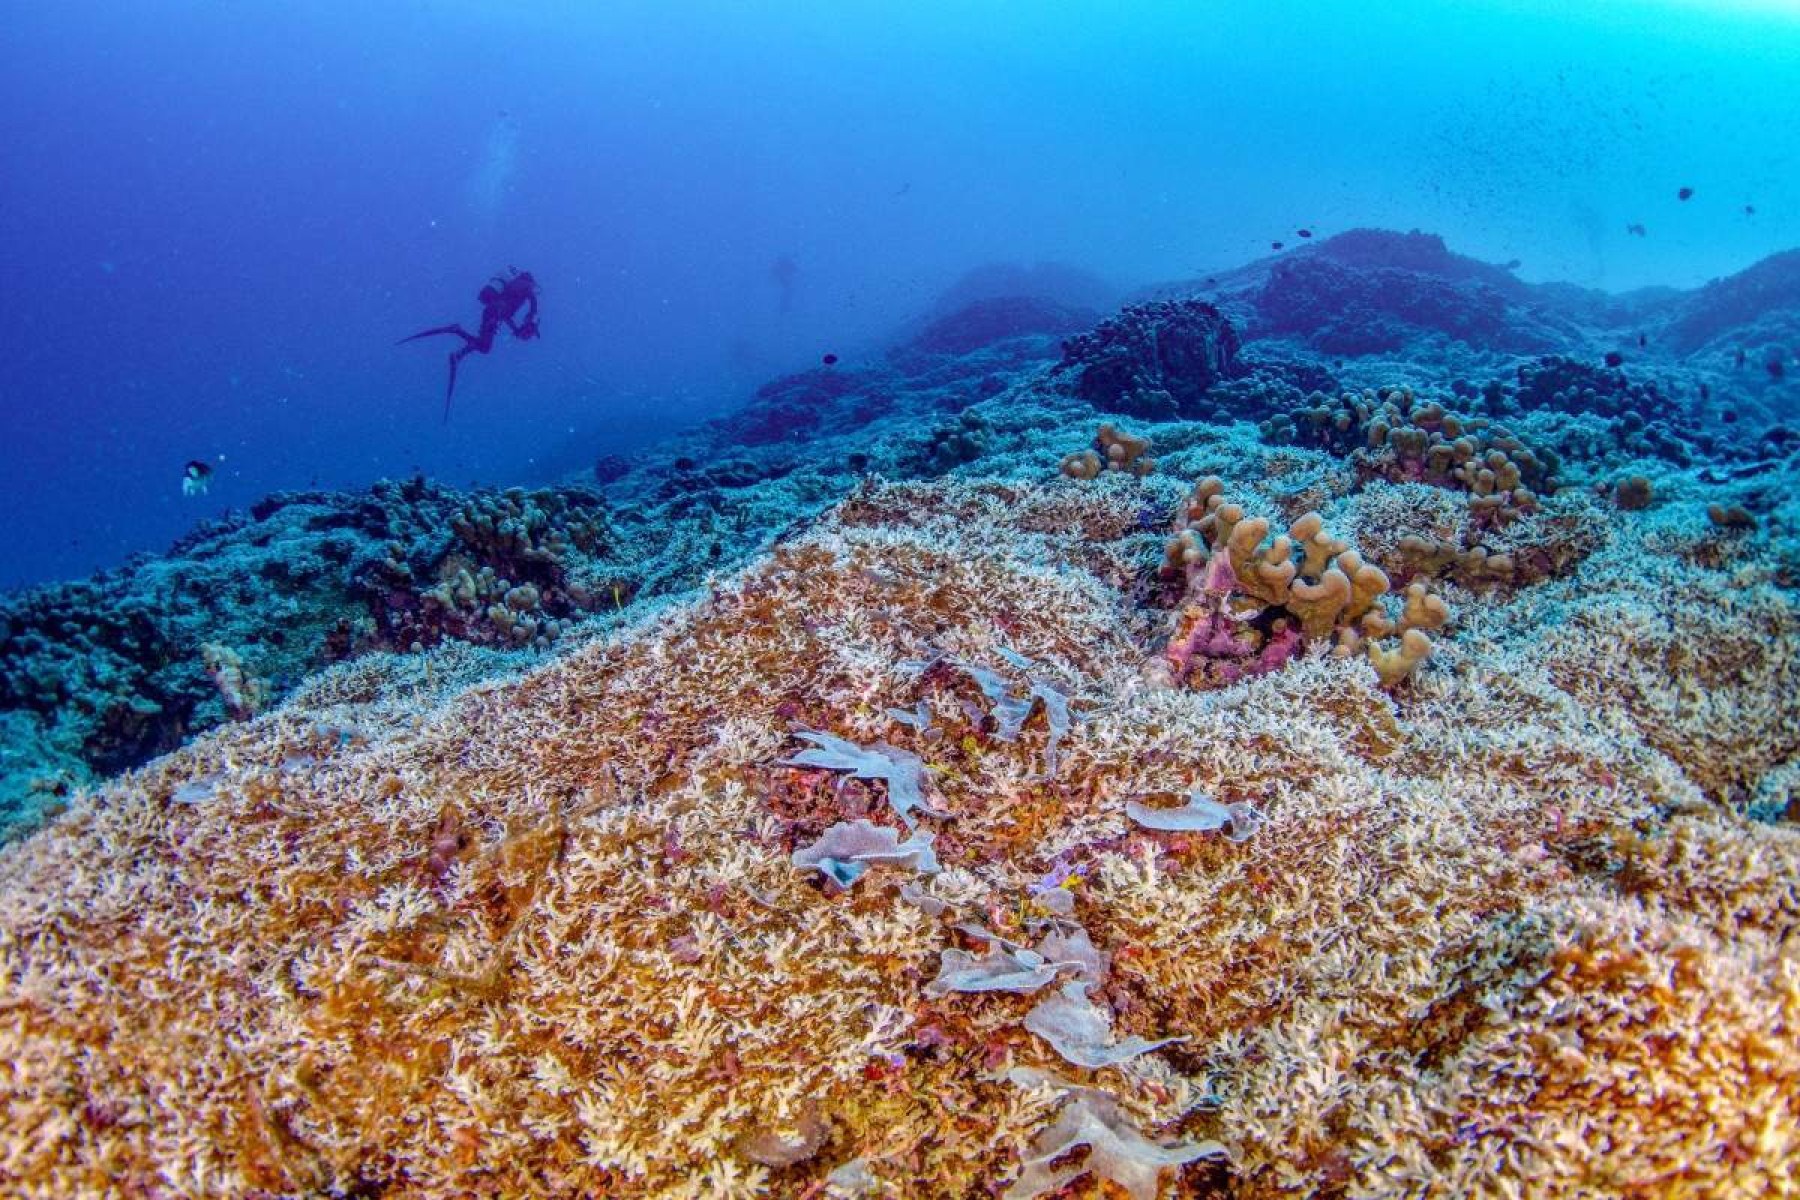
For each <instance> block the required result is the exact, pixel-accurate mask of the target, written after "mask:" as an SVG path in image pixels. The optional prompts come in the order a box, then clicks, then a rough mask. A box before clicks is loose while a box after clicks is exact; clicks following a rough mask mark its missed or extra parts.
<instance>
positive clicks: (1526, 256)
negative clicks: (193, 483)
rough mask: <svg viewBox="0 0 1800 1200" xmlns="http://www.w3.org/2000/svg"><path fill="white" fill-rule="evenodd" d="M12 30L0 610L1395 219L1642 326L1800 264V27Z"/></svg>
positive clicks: (0, 76)
mask: <svg viewBox="0 0 1800 1200" xmlns="http://www.w3.org/2000/svg"><path fill="white" fill-rule="evenodd" d="M0 39H3V41H0V44H3V45H4V46H5V49H6V61H7V64H8V66H7V69H6V70H5V71H4V72H0V104H3V105H4V109H5V112H6V113H7V120H6V130H7V132H6V135H5V137H4V138H0V180H4V189H3V190H4V198H3V201H0V262H4V264H5V266H6V272H7V276H8V278H9V282H10V287H9V288H8V293H9V296H8V302H7V303H6V306H5V312H6V319H5V321H4V323H3V324H0V329H3V330H4V332H3V333H0V339H3V340H0V414H3V416H4V421H5V429H6V438H5V447H6V449H5V455H4V464H5V468H6V469H5V471H4V472H0V489H3V490H0V539H3V540H4V545H5V553H4V554H3V555H0V586H16V585H20V584H24V583H28V582H33V581H39V580H45V579H51V578H62V577H70V576H74V575H79V574H84V573H86V572H89V571H91V570H94V569H97V568H102V567H106V566H111V565H114V564H116V563H118V562H120V561H121V560H123V558H124V557H125V556H126V555H127V554H129V553H131V552H133V551H136V550H140V549H154V548H160V547H162V546H164V545H166V544H167V543H168V542H169V541H171V540H172V539H174V538H176V537H178V536H179V535H181V534H182V533H183V532H184V531H186V530H187V529H189V528H190V527H191V526H192V525H193V524H194V522H195V521H197V520H199V519H201V518H204V517H211V516H217V515H219V514H220V513H222V512H224V511H225V510H226V509H228V508H231V507H239V508H241V507H243V506H245V505H247V504H249V503H252V502H254V501H255V500H256V499H258V498H259V497H261V496H263V495H265V494H266V493H268V492H270V491H274V490H278V489H292V488H307V487H314V486H317V487H355V486H362V485H366V484H367V483H368V482H370V481H372V480H374V479H376V478H378V477H381V476H384V475H386V476H393V475H402V474H410V473H412V472H414V471H425V472H428V473H430V474H432V475H434V476H438V477H440V478H443V479H445V480H446V481H449V482H452V483H457V484H462V483H467V482H471V481H479V482H484V483H508V482H516V481H525V480H536V479H548V478H551V477H554V476H557V475H561V474H566V473H570V472H580V471H584V470H585V469H586V468H587V466H588V464H590V463H591V462H592V461H593V459H594V458H595V457H596V456H597V455H599V454H602V453H607V452H620V451H625V450H629V448H630V447H632V446H633V445H638V444H642V443H643V442H644V441H646V440H647V439H650V438H653V437H656V436H659V435H661V434H663V433H666V432H668V431H669V430H670V429H672V428H675V427H678V426H680V425H682V424H685V423H687V422H690V421H692V420H696V419H699V418H700V417H703V416H705V415H709V414H713V413H717V412H720V411H724V410H726V409H729V408H731V407H733V406H735V405H736V404H738V403H740V402H741V401H742V400H743V398H744V397H745V396H746V395H747V394H748V392H749V391H750V390H751V389H753V388H754V387H755V386H756V385H757V384H758V383H760V382H762V381H763V380H765V379H768V378H769V377H771V376H773V375H776V374H779V373H780V372H782V371H784V370H790V369H794V368H796V367H799V366H804V365H807V364H810V363H813V362H815V361H817V359H818V357H819V356H820V355H821V354H823V353H835V354H838V355H840V356H842V357H844V358H845V359H846V360H847V361H854V359H855V358H856V356H857V355H859V354H862V353H866V352H868V351H870V350H871V349H872V348H874V347H876V346H877V345H879V344H880V343H881V341H882V339H883V338H884V337H886V336H887V335H888V334H889V333H890V331H892V330H893V329H894V328H895V327H896V326H898V325H899V324H901V323H903V322H905V321H906V320H908V319H909V318H911V317H913V316H914V315H916V314H917V313H919V312H920V311H921V310H923V309H925V308H927V307H928V306H929V305H930V304H931V302H932V300H933V298H934V297H936V296H938V295H939V294H940V293H941V292H942V291H943V290H944V289H945V288H947V287H950V286H951V285H953V284H954V283H955V281H956V280H957V279H958V278H960V277H962V276H963V275H964V273H965V272H967V271H969V270H971V269H974V268H978V267H980V266H982V265H984V264H990V263H996V262H1013V263H1021V264H1032V263H1061V264H1067V265H1069V266H1070V267H1072V268H1076V269H1078V270H1079V271H1082V272H1087V273H1088V274H1089V275H1091V276H1092V277H1094V278H1096V279H1098V280H1100V281H1103V284H1104V286H1105V287H1106V288H1110V289H1115V290H1116V291H1117V292H1119V293H1121V294H1122V293H1123V292H1125V291H1127V290H1129V289H1131V288H1133V287H1136V286H1139V285H1143V284H1146V283H1150V282H1153V281H1155V280H1157V279H1163V278H1170V277H1177V276H1191V275H1193V274H1196V273H1200V272H1204V271H1206V270H1210V269H1214V268H1220V267H1227V266H1231V265H1234V264H1237V263H1240V262H1243V261H1246V260H1248V259H1250V258H1253V257H1256V256H1258V255H1260V254H1265V253H1267V252H1268V251H1269V247H1270V245H1271V243H1272V242H1273V241H1277V240H1282V241H1286V242H1290V243H1291V242H1292V241H1293V239H1294V231H1295V230H1297V229H1300V228H1307V229H1309V230H1313V231H1317V232H1319V233H1321V234H1327V233H1330V232H1335V231H1338V230H1342V229H1344V228H1348V227H1351V226H1356V225H1373V226H1385V227H1391V228H1398V229H1409V228H1415V227H1416V228H1420V229H1425V230H1429V231H1432V232H1435V233H1439V234H1442V235H1443V236H1444V238H1445V239H1446V241H1447V242H1448V243H1449V244H1450V245H1451V246H1453V247H1454V248H1455V249H1457V250H1458V251H1460V252H1462V253H1465V254H1470V255H1473V256H1476V257H1479V258H1484V259H1487V260H1490V261H1494V262H1506V261H1509V260H1513V259H1517V260H1518V261H1519V264H1520V265H1519V268H1518V271H1519V274H1520V275H1521V276H1522V277H1524V278H1527V279H1533V280H1567V281H1570V282H1573V283H1578V284H1584V285H1589V286H1597V287H1604V288H1608V289H1627V288H1634V287H1643V286H1650V285H1658V284H1667V285H1680V286H1691V285H1693V284H1696V283H1699V282H1702V281H1704V280H1706V279H1708V278H1710V277H1713V276H1717V275H1721V274H1724V273H1727V272H1731V271H1735V270H1738V269H1741V268H1742V267H1744V266H1746V265H1748V264H1750V263H1752V262H1754V261H1755V260H1757V259H1758V258H1760V257H1762V256H1764V255H1766V254H1768V253H1770V252H1772V251H1775V250H1779V249H1783V248H1786V247H1790V246H1793V245H1795V244H1796V243H1800V182H1797V181H1800V170H1797V169H1796V168H1797V167H1800V123H1796V122H1795V121H1794V120H1793V119H1792V117H1793V114H1794V113H1795V112H1797V111H1800V70H1796V69H1795V64H1796V63H1800V11H1797V10H1796V7H1795V6H1793V5H1789V4H1774V3H1761V4H1713V3H1700V2H1698V0H1693V2H1688V0H1679V2H1678V0H1662V2H1657V3H1639V4H1626V3H1597V4H1581V5H1568V4H1547V3H1487V4H1464V3H1454V4H1452V3H1442V4H1439V3H1420V2H1418V0H1412V2H1408V3H1400V4H1392V5H1383V6H1380V9H1379V10H1378V11H1375V10H1371V9H1369V8H1368V6H1325V5H1312V4H1298V3H1280V2H1275V3H1258V4H1254V5H1250V4H1192V3H1179V4H1176V3H1169V4H1163V3H1157V4H1133V5H1120V4H1100V3H1091V4H1055V5H1049V4H1044V5H1035V4H1034V5H1025V4H999V3H986V4H974V5H968V4H955V5H952V4H942V3H921V4H912V5H907V6H904V7H900V6H886V5H874V4H865V3H837V4H832V5H736V4H727V3H719V4H693V3H673V4H671V3H654V4H652V3H608V4H605V5H589V4H539V5H533V6H530V7H529V10H528V11H526V10H521V8H520V7H519V6H514V5H502V4H497V3H476V2H453V0H434V2H431V3H403V2H396V3H391V4H379V5H368V4H356V5H352V4H347V3H342V2H341V0H321V2H320V3H314V4H308V5H303V6H291V5H278V4H272V3H250V4H220V3H198V2H181V0H153V2H150V3H145V4H132V5H126V4H118V3H92V2H85V0H77V2H73V3H61V4H55V5H37V6H25V5H14V6H11V7H10V8H9V9H8V11H7V13H6V17H5V21H4V32H3V33H0ZM1684 187H1691V188H1692V189H1694V191H1693V195H1692V197H1691V198H1690V199H1688V200H1685V201H1683V200H1678V199H1677V196H1678V189H1680V188H1684ZM1752 208H1753V209H1754V212H1751V211H1750V209H1752ZM1633 225H1641V226H1642V227H1643V228H1644V230H1645V233H1644V235H1643V236H1636V235H1634V234H1632V233H1630V232H1628V229H1629V227H1630V226H1633ZM509 264H516V265H518V266H521V267H524V268H527V269H529V270H531V271H532V272H534V273H535V274H536V276H537V277H538V279H539V280H540V281H541V283H542V286H543V295H544V300H543V303H544V313H543V333H544V336H543V338H542V340H541V341H535V342H530V343H519V342H514V341H512V340H510V339H507V340H504V341H503V342H502V343H501V344H500V345H499V346H498V347H497V348H496V349H495V351H494V353H493V354H491V355H490V356H488V357H486V358H480V357H477V358H471V359H470V360H469V361H468V362H467V363H466V364H465V368H464V371H463V374H462V379H461V381H460V384H459V388H458V394H457V396H456V402H455V406H454V408H453V410H452V413H451V418H450V420H449V422H448V423H447V424H446V423H442V422H441V421H440V406H441V403H442V388H443V372H444V362H443V353H444V350H445V349H446V348H447V347H445V346H443V345H442V344H431V345H424V346H421V345H417V344H415V345H409V346H404V347H396V346H395V344H394V343H395V341H396V340H397V339H398V338H400V337H403V336H405V335H406V334H408V333H411V332H414V331H415V330H417V329H420V328H423V327H426V326H430V325H437V324H442V323H447V322H451V321H463V322H466V323H470V324H472V323H473V322H474V320H475V318H476V315H477V309H476V305H475V301H474V296H475V292H476V290H477V289H478V288H479V287H480V286H481V284H482V282H483V281H484V280H486V279H487V278H488V277H489V276H490V275H491V274H492V273H494V272H495V271H498V270H500V269H502V268H504V267H506V266H507V265H509ZM190 459H201V460H205V461H207V462H209V463H211V464H213V466H214V467H215V470H216V476H215V480H214V483H213V485H212V487H211V490H210V492H209V493H208V494H207V495H206V496H204V497H192V498H190V497H184V496H183V495H182V491H181V487H180V482H181V472H182V466H183V464H184V463H185V462H187V461H188V460H190Z"/></svg>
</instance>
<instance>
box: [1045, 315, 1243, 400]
mask: <svg viewBox="0 0 1800 1200" xmlns="http://www.w3.org/2000/svg"><path fill="white" fill-rule="evenodd" d="M1237 352H1238V335H1237V331H1236V330H1234V329H1233V328H1232V327H1231V322H1229V321H1227V320H1226V319H1225V318H1224V316H1223V315H1222V314H1221V313H1220V312H1219V310H1218V309H1216V308H1214V307H1213V306H1212V305H1210V304H1207V303H1206V302H1205V301H1202V300H1179V301H1158V302H1153V303H1150V304H1140V305H1136V306H1133V307H1131V308H1127V309H1125V310H1124V311H1122V312H1120V313H1119V315H1118V316H1116V317H1109V318H1108V319H1107V320H1105V321H1102V322H1101V323H1100V324H1099V325H1098V326H1097V327H1096V328H1095V329H1094V330H1093V331H1092V332H1091V333H1084V334H1080V335H1077V336H1075V337H1072V338H1070V339H1068V340H1067V341H1066V342H1064V343H1063V357H1062V362H1061V363H1060V364H1058V366H1057V372H1058V373H1059V374H1062V375H1067V376H1070V377H1072V385H1073V388H1074V391H1075V394H1076V395H1077V396H1079V397H1080V398H1081V399H1083V400H1085V401H1087V402H1088V403H1089V404H1091V405H1093V406H1094V407H1095V408H1099V409H1104V410H1105V411H1107V412H1117V413H1123V414H1126V415H1128V416H1137V417H1147V418H1150V419H1152V420H1166V419H1168V418H1171V417H1177V416H1191V415H1193V414H1194V413H1195V412H1196V411H1197V409H1198V406H1199V405H1200V403H1201V400H1202V398H1203V397H1204V396H1205V395H1206V391H1207V389H1208V388H1210V387H1211V386H1212V385H1213V384H1214V383H1217V382H1218V381H1219V380H1222V379H1229V378H1231V377H1232V376H1233V375H1235V374H1236V373H1237V370H1238V367H1237Z"/></svg>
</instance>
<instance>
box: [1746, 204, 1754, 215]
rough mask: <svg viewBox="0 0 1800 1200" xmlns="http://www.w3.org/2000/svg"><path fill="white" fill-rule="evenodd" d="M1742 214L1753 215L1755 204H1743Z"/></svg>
mask: <svg viewBox="0 0 1800 1200" xmlns="http://www.w3.org/2000/svg"><path fill="white" fill-rule="evenodd" d="M1744 215H1745V216H1746V217H1754V216H1755V215H1756V205H1754V204H1746V205H1744Z"/></svg>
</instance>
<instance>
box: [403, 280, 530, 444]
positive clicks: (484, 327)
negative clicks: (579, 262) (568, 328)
mask: <svg viewBox="0 0 1800 1200" xmlns="http://www.w3.org/2000/svg"><path fill="white" fill-rule="evenodd" d="M475 299H476V301H477V302H479V303H480V305H481V332H480V333H470V332H469V331H468V330H466V329H464V328H463V327H462V326H461V325H439V326H438V327H437V328H435V329H425V330H421V331H420V332H418V333H415V334H413V335H412V336H411V337H403V338H401V339H400V340H399V341H398V342H396V343H394V344H395V345H397V346H403V345H405V344H406V343H407V342H414V341H417V340H418V339H420V338H427V337H436V336H437V335H438V334H440V333H453V334H455V335H456V336H457V337H459V338H461V339H462V340H463V344H462V345H460V346H458V347H457V348H456V349H454V350H452V351H451V352H450V382H449V383H448V384H447V385H446V386H445V388H444V420H445V421H448V420H449V419H450V397H451V395H452V393H454V392H455V391H456V367H457V364H458V363H460V362H462V360H463V358H464V357H465V356H467V355H470V354H486V353H487V352H488V351H489V350H492V349H493V348H494V336H495V335H496V334H497V333H499V332H500V323H501V322H502V321H504V322H505V323H506V327H507V328H508V329H510V330H512V331H513V336H514V337H516V338H518V339H519V340H520V341H523V342H528V341H530V340H531V339H532V338H535V337H541V336H542V333H541V331H540V330H539V329H538V285H537V280H535V279H533V278H532V277H531V272H530V271H521V270H519V268H517V267H508V268H506V274H505V275H496V276H494V277H493V278H492V279H490V280H488V283H487V286H486V287H484V288H482V289H481V292H480V294H479V295H477V296H476V297H475ZM520 309H524V310H525V319H524V320H523V321H517V320H514V318H515V317H517V316H518V314H519V310H520Z"/></svg>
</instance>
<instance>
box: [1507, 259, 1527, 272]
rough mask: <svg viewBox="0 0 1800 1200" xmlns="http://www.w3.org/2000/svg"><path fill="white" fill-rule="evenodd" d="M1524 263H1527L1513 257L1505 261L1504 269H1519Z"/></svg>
mask: <svg viewBox="0 0 1800 1200" xmlns="http://www.w3.org/2000/svg"><path fill="white" fill-rule="evenodd" d="M1524 265H1525V264H1524V263H1521V262H1520V261H1519V260H1518V259H1516V258H1513V259H1508V260H1507V261H1506V263H1505V266H1504V268H1503V269H1504V270H1508V271H1516V270H1518V269H1519V268H1520V267H1522V266H1524Z"/></svg>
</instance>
